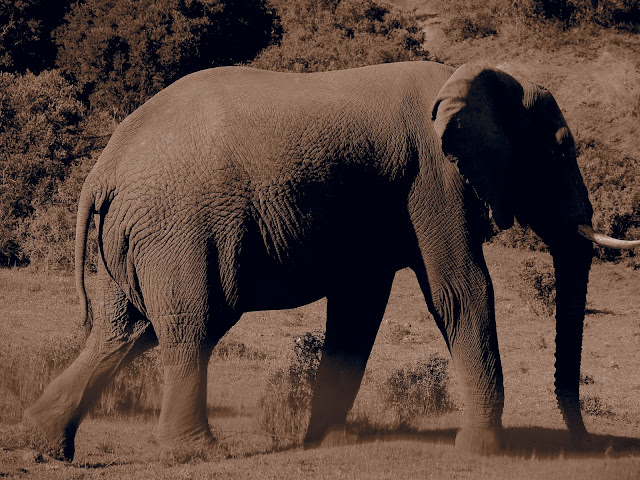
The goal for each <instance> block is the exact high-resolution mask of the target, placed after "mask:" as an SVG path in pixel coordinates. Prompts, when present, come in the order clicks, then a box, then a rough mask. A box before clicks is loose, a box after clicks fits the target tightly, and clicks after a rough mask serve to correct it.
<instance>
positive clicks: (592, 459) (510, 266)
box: [0, 245, 640, 479]
mask: <svg viewBox="0 0 640 480" xmlns="http://www.w3.org/2000/svg"><path fill="white" fill-rule="evenodd" d="M485 251H486V254H487V258H488V263H489V266H490V269H491V272H492V275H493V278H494V281H495V286H496V298H497V315H498V335H499V340H500V348H501V354H502V359H503V365H504V375H505V390H506V400H505V414H504V423H505V427H506V428H507V449H506V452H505V454H504V455H498V456H494V457H489V458H478V457H472V456H466V455H461V454H460V453H459V452H456V451H455V450H454V448H453V440H454V438H455V429H456V427H457V426H458V425H459V421H460V415H461V411H460V410H456V411H453V412H452V413H449V414H446V415H442V416H426V417H423V418H416V419H415V421H414V422H412V424H411V425H410V428H409V430H405V431H403V432H398V430H397V425H396V424H394V421H393V415H391V412H390V411H389V408H388V405H387V404H386V403H385V401H384V399H383V393H382V392H383V388H382V386H383V384H384V382H385V380H386V379H387V378H388V377H389V376H390V375H391V373H392V372H393V371H394V370H396V369H398V368H399V367H402V366H403V365H407V364H411V363H413V362H415V361H418V360H425V359H427V358H428V357H429V356H430V355H432V354H434V353H435V352H439V353H440V354H442V355H447V353H446V347H445V344H444V341H443V339H442V337H441V335H440V333H439V332H438V330H437V328H436V327H435V324H434V322H433V320H432V319H431V318H430V315H429V314H428V312H427V310H426V307H425V306H424V302H423V300H422V298H421V294H420V292H419V289H418V286H417V282H416V280H415V277H414V276H413V274H412V273H411V272H410V271H401V272H399V273H398V275H397V277H396V281H395V284H394V289H393V292H392V297H391V301H390V303H389V306H388V308H387V310H386V313H385V317H384V321H383V324H382V326H381V329H380V332H379V334H378V337H377V340H376V344H375V347H374V350H373V353H372V356H371V360H370V363H369V366H368V370H367V373H366V376H365V381H364V385H363V388H362V390H361V392H360V394H359V396H358V399H357V401H356V405H355V406H354V412H353V415H352V418H353V421H354V424H355V425H356V427H357V424H358V423H359V422H360V423H361V422H362V419H363V418H364V419H367V420H368V421H369V422H370V423H371V424H374V425H376V426H377V429H376V430H375V431H374V432H373V433H371V434H369V435H364V436H363V437H362V438H361V439H360V441H359V443H358V444H357V445H354V446H351V447H344V448H333V449H321V450H316V451H303V450H301V449H300V448H299V446H298V445H296V444H293V445H291V444H289V446H287V447H286V448H285V449H284V450H281V449H278V448H276V447H275V445H274V442H273V441H272V439H271V437H270V436H269V435H268V434H267V433H266V432H265V431H264V429H263V428H262V426H261V424H260V422H259V419H260V402H259V399H260V398H261V396H262V395H263V392H264V391H265V386H266V383H267V381H268V379H269V377H270V375H272V374H273V373H274V372H275V371H276V370H277V369H278V368H283V367H286V365H287V363H288V362H289V360H290V356H291V351H292V348H291V347H292V337H293V336H294V335H299V334H303V333H304V332H307V331H312V330H321V329H322V326H323V321H324V304H323V302H318V303H315V304H312V305H309V306H307V307H304V308H301V309H296V310H289V311H283V312H260V313H255V314H250V315H246V316H245V317H243V318H242V320H241V321H240V322H239V323H238V325H236V326H235V327H234V328H233V329H232V330H231V331H230V332H229V333H228V335H227V336H226V337H225V338H224V339H223V342H222V344H221V347H222V349H223V350H224V349H226V353H224V352H223V353H224V354H223V353H220V352H219V353H218V354H217V355H215V356H214V358H213V360H212V362H211V366H210V372H209V382H210V383H209V394H208V398H209V406H210V421H211V424H212V426H213V428H214V430H215V432H216V435H217V437H218V439H219V444H220V448H219V451H217V452H213V453H211V454H209V456H208V457H207V458H208V460H209V461H203V460H199V459H197V458H190V459H189V458H188V459H187V460H188V461H187V463H186V464H183V463H182V462H183V461H184V460H185V459H180V458H168V459H167V458H164V457H162V456H160V454H159V452H158V446H157V443H156V442H155V439H154V436H153V430H154V427H155V424H156V417H155V415H154V414H148V415H135V416H118V415H100V416H97V417H96V416H94V417H91V418H89V419H88V420H87V421H85V423H83V424H82V426H81V428H80V431H79V433H78V437H77V453H76V458H75V460H74V462H73V464H71V465H66V464H61V463H58V462H53V461H50V462H46V463H37V462H35V461H34V457H33V455H32V454H30V453H29V452H30V450H29V449H28V448H26V444H25V441H24V439H23V438H22V436H21V432H20V426H19V425H18V424H16V423H15V420H16V419H17V418H19V415H17V414H18V413H19V412H15V413H14V412H11V411H8V409H7V408H5V411H6V412H7V413H6V414H5V418H6V420H4V419H2V420H0V439H1V440H0V475H5V476H6V475H20V476H21V478H23V477H26V478H45V477H46V478H82V477H85V476H86V477H91V476H101V477H105V478H122V477H136V478H175V477H181V478H213V477H215V478H288V477H289V476H294V475H300V474H301V473H302V474H304V475H305V476H306V477H307V478H325V477H326V476H332V477H336V478H389V477H391V476H394V477H396V478H418V477H422V478H424V477H426V478H442V476H443V475H451V476H452V477H453V478H541V477H543V476H544V477H548V478H594V479H595V478H605V477H606V478H637V475H638V474H640V402H638V400H637V399H638V395H639V394H640V369H638V365H640V322H639V320H638V319H639V318H640V315H639V314H640V282H638V272H637V271H634V270H632V269H629V268H627V267H621V266H616V265H611V264H597V265H595V266H594V268H593V270H592V274H591V283H590V290H589V297H588V316H587V320H586V328H585V339H584V351H583V377H584V379H585V381H584V382H583V383H584V385H583V386H582V390H581V392H582V397H583V400H584V402H585V419H586V423H587V427H588V429H589V430H590V431H591V432H592V433H593V434H594V442H593V446H592V450H591V451H590V452H588V454H581V455H579V456H578V455H577V454H575V453H572V452H571V451H570V449H569V443H568V438H567V436H566V433H565V431H564V427H563V423H562V419H561V416H560V414H559V412H558V410H557V408H556V405H555V399H554V395H553V361H554V358H553V351H554V320H553V319H552V318H551V317H549V316H546V315H539V314H536V313H534V309H533V308H532V306H531V305H530V304H531V302H532V301H534V300H533V297H532V294H531V291H530V290H527V287H526V285H524V283H523V280H522V274H523V271H524V269H525V267H524V265H525V262H526V261H527V260H530V261H531V260H534V261H535V262H537V263H538V264H544V263H546V262H548V261H549V258H548V256H547V255H546V254H541V253H528V252H523V251H519V250H514V249H508V248H504V247H500V246H495V245H488V246H487V247H486V248H485ZM71 284H72V281H71V278H69V277H45V276H34V275H33V274H30V273H28V272H24V271H15V270H13V271H7V270H4V271H0V292H2V293H1V294H0V295H2V298H1V301H2V306H3V318H2V331H3V337H2V339H1V340H0V348H2V349H3V350H2V351H3V352H5V353H4V355H5V357H6V355H7V353H6V352H8V351H13V352H14V355H18V356H19V357H20V358H21V359H22V360H23V365H24V367H23V373H24V375H25V376H28V372H27V371H26V370H27V368H28V367H27V366H28V365H33V364H34V360H33V358H37V357H38V356H39V355H42V352H43V351H45V348H46V347H45V345H47V344H50V343H51V342H52V341H53V342H55V344H56V345H61V349H62V347H63V346H64V345H65V344H68V343H69V342H71V343H72V342H73V341H74V340H73V331H74V330H75V329H76V327H75V325H76V322H77V315H76V313H77V312H76V309H77V304H76V300H75V297H74V293H73V289H72V287H71ZM65 342H67V343H65ZM239 345H244V347H243V348H242V349H241V348H240V347H238V346H239ZM230 346H232V347H233V346H235V347H233V348H230ZM11 349H13V350H11ZM47 351H49V350H47ZM16 352H17V353H16ZM258 352H261V353H262V355H261V354H259V353H258ZM449 387H450V391H451V394H452V397H453V399H454V401H455V402H457V403H458V406H459V407H462V405H460V403H459V397H458V395H457V393H456V391H457V384H456V381H455V376H454V377H453V378H452V380H451V382H450V385H449ZM6 390H7V389H6V388H2V389H1V390H0V391H1V392H4V394H5V398H4V401H6V400H7V398H6ZM2 400H3V399H2V397H0V401H2Z"/></svg>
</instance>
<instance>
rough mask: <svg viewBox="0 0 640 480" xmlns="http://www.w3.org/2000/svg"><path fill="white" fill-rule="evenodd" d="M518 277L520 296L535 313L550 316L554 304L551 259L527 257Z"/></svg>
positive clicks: (554, 294) (553, 309)
mask: <svg viewBox="0 0 640 480" xmlns="http://www.w3.org/2000/svg"><path fill="white" fill-rule="evenodd" d="M520 279H521V280H522V282H521V283H520V284H519V287H518V294H519V295H520V298H522V300H523V301H524V302H525V303H526V304H527V305H528V306H529V308H531V310H532V311H533V312H534V313H535V314H536V315H540V316H542V315H546V316H552V315H553V313H554V311H555V304H556V277H555V274H554V270H553V264H552V263H551V261H550V260H549V261H543V260H541V259H538V258H537V257H530V258H528V259H527V260H525V262H524V265H523V269H522V272H521V273H520Z"/></svg>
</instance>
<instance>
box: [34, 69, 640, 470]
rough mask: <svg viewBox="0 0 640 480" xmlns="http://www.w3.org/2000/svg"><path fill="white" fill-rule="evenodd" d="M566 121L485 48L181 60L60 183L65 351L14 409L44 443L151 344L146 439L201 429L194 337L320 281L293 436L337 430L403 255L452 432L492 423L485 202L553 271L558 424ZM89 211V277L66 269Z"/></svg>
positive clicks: (490, 441)
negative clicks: (261, 60)
mask: <svg viewBox="0 0 640 480" xmlns="http://www.w3.org/2000/svg"><path fill="white" fill-rule="evenodd" d="M592 213H593V212H592V206H591V203H590V201H589V197H588V193H587V189H586V187H585V185H584V182H583V180H582V177H581V174H580V171H579V168H578V164H577V161H576V149H575V144H574V139H573V137H572V135H571V132H570V130H569V128H568V126H567V123H566V121H565V119H564V118H563V115H562V113H561V111H560V108H559V107H558V105H557V103H556V101H555V99H554V97H553V96H552V95H551V93H549V91H547V90H546V89H544V88H543V87H540V86H538V85H536V84H534V83H530V82H526V81H520V80H516V79H515V78H514V77H513V76H511V75H509V74H507V73H505V72H502V71H500V70H498V69H496V68H492V67H490V66H485V65H479V64H465V65H463V66H461V67H459V68H457V69H456V68H452V67H450V66H446V65H443V64H439V63H433V62H422V61H416V62H400V63H390V64H382V65H374V66H367V67H360V68H355V69H348V70H338V71H330V72H323V73H311V74H304V73H282V72H270V71H265V70H258V69H254V68H250V67H245V66H232V67H219V68H213V69H207V70H203V71H199V72H196V73H193V74H190V75H187V76H186V77H184V78H182V79H180V80H178V81H177V82H175V83H174V84H172V85H170V86H169V87H167V88H166V89H164V90H162V91H161V92H159V93H158V94H156V95H155V96H154V97H152V98H151V99H150V100H148V101H147V102H146V103H145V104H144V105H142V106H141V107H139V108H138V109H137V110H136V111H135V112H133V113H132V114H131V115H129V116H128V117H127V118H126V119H125V120H124V121H123V122H122V123H121V124H120V125H119V126H118V128H117V129H116V131H115V132H114V134H113V136H112V137H111V139H110V140H109V142H108V144H107V146H106V147H105V149H104V151H103V152H102V154H101V156H100V158H99V159H98V161H97V163H96V164H95V166H94V167H93V169H92V170H91V172H90V173H89V174H88V176H87V178H86V180H85V182H84V185H83V188H82V192H81V195H80V199H79V206H78V215H77V225H76V245H75V268H76V273H75V275H76V286H77V290H78V294H79V297H80V299H81V305H82V308H83V309H84V312H85V313H84V315H85V322H86V323H87V324H88V325H89V326H90V333H89V334H88V337H87V339H86V344H85V346H84V349H83V350H82V351H81V353H80V354H79V356H78V357H77V359H76V360H75V361H74V362H73V363H72V364H71V365H70V366H69V367H68V368H67V369H66V370H65V371H64V372H62V373H61V374H60V375H59V376H58V377H57V378H55V379H54V380H53V381H52V383H50V384H49V385H48V386H47V388H46V389H45V390H44V392H43V394H42V396H41V397H40V398H39V400H37V401H36V402H35V404H34V405H33V406H31V407H30V408H29V409H27V410H26V411H25V414H24V422H25V424H26V426H27V427H28V428H29V429H31V430H32V431H34V432H35V433H36V434H37V435H38V437H39V438H40V439H41V441H42V444H43V445H44V446H45V447H46V448H47V449H48V452H50V453H51V454H52V455H53V456H55V457H57V458H60V459H65V460H71V459H73V456H74V451H75V450H74V448H75V446H74V443H75V442H74V439H75V434H76V430H77V428H78V426H79V424H80V423H81V421H82V419H83V417H84V416H85V415H86V413H87V412H88V411H89V409H90V407H91V405H92V403H93V402H94V401H95V400H96V398H98V397H99V395H100V394H101V392H102V390H103V389H104V387H105V384H107V382H108V381H109V380H111V379H112V378H113V377H114V375H115V374H116V373H117V372H118V370H119V369H121V368H122V367H123V366H125V365H126V364H127V363H128V362H130V361H131V360H132V359H134V358H135V357H136V356H138V355H140V354H141V353H143V352H144V351H146V350H148V349H150V348H152V347H156V346H159V348H160V352H161V354H160V357H161V360H162V364H163V368H164V393H163V401H162V406H161V412H160V418H159V425H158V430H157V435H158V437H159V440H160V442H161V444H162V445H164V446H166V448H172V446H175V445H181V446H185V445H196V444H199V442H203V441H204V442H209V441H213V437H212V434H211V431H210V427H209V424H208V419H207V410H206V398H205V395H206V372H207V364H208V361H209V358H210V355H211V352H212V349H213V348H214V346H215V345H216V343H217V342H218V340H219V339H220V338H221V337H222V336H223V335H224V334H225V333H226V332H227V331H228V330H229V329H230V328H231V327H232V326H233V325H234V324H235V323H236V322H237V321H238V320H239V318H240V317H241V315H242V314H243V313H245V312H250V311H258V310H267V309H269V310H277V309H285V308H294V307H297V306H301V305H303V304H307V303H310V302H313V301H316V300H318V299H321V298H325V297H326V299H327V319H326V337H325V343H324V346H323V350H322V360H321V364H320V366H319V369H318V373H317V379H316V381H315V385H314V393H313V397H312V401H311V418H310V421H309V426H308V430H307V432H306V435H305V438H304V445H305V446H306V447H313V446H318V445H321V444H322V442H323V440H326V439H327V438H329V437H330V436H331V435H334V436H335V435H336V432H337V434H338V435H340V432H344V429H345V422H346V416H347V413H348V412H349V410H350V408H351V407H352V405H353V402H354V399H355V397H356V394H357V393H358V390H359V388H360V383H361V380H362V377H363V373H364V370H365V367H366V364H367V360H368V357H369V354H370V351H371V349H372V346H373V343H374V340H375V338H376V334H377V331H378V328H379V325H380V323H381V320H382V317H383V314H384V310H385V307H386V304H387V300H388V298H389V293H390V289H391V285H392V282H393V279H394V275H395V273H396V272H397V271H398V270H400V269H403V268H410V269H412V270H413V272H415V275H416V278H417V280H418V283H419V286H420V289H421V291H422V293H423V295H424V299H425V302H426V305H427V307H428V309H429V311H430V312H431V314H432V315H433V318H434V319H435V322H436V324H437V326H438V327H439V330H440V331H441V333H442V335H443V337H444V340H445V342H446V345H447V347H448V349H449V351H450V354H451V356H452V359H453V364H454V367H455V371H456V375H457V377H458V378H459V381H460V384H461V390H462V397H463V401H464V404H465V413H464V419H463V421H462V426H461V428H460V429H459V431H458V433H457V436H456V442H455V443H456V446H457V447H459V448H462V449H464V450H469V451H476V452H494V451H498V450H499V449H500V448H501V443H502V432H503V429H502V412H503V405H504V388H503V375H502V367H501V361H500V354H499V349H498V337H497V333H496V322H495V308H494V293H493V287H492V282H491V278H490V276H489V273H488V270H487V266H486V263H485V260H484V257H483V251H482V245H483V242H484V241H485V240H486V237H487V231H488V228H489V225H490V218H493V220H494V221H495V224H496V225H497V226H498V228H500V229H507V228H509V227H510V226H511V225H512V224H513V223H514V220H516V219H517V221H518V222H519V223H520V224H522V225H529V226H530V227H531V228H532V229H533V230H534V231H535V232H536V233H537V234H538V235H539V236H540V237H541V238H542V239H543V240H544V241H545V242H546V244H547V245H548V246H549V249H550V252H551V254H552V256H553V261H554V267H555V273H556V279H557V313H556V320H557V321H556V323H557V337H556V364H555V369H556V371H555V393H556V396H557V402H558V405H559V408H560V410H561V411H562V414H563V416H564V420H565V422H566V425H567V427H568V429H569V431H570V433H571V436H572V438H573V439H574V440H575V441H576V442H577V443H578V444H579V443H580V442H581V441H584V439H586V438H587V435H588V434H587V431H586V429H585V426H584V423H583V420H582V416H581V412H580V406H579V399H578V382H579V372H580V356H581V348H582V330H583V321H584V310H585V298H586V291H587V283H588V274H589V270H590V265H591V260H592V254H593V243H592V242H593V241H598V242H601V243H605V244H607V242H609V244H610V245H611V246H614V247H616V248H633V247H637V246H638V242H637V241H636V242H624V241H621V240H615V239H611V238H610V237H605V236H604V235H602V234H599V233H597V232H596V231H595V230H594V229H593V228H592V224H591V219H592ZM92 220H93V221H94V222H95V224H96V226H97V232H98V246H99V262H98V263H99V266H98V274H97V283H98V294H97V296H98V298H97V300H95V299H94V302H93V305H94V307H92V303H91V302H90V301H89V300H88V296H87V293H86V289H85V272H84V270H85V260H86V259H85V256H86V253H85V251H86V246H87V231H88V228H89V225H90V223H91V221H92Z"/></svg>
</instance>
